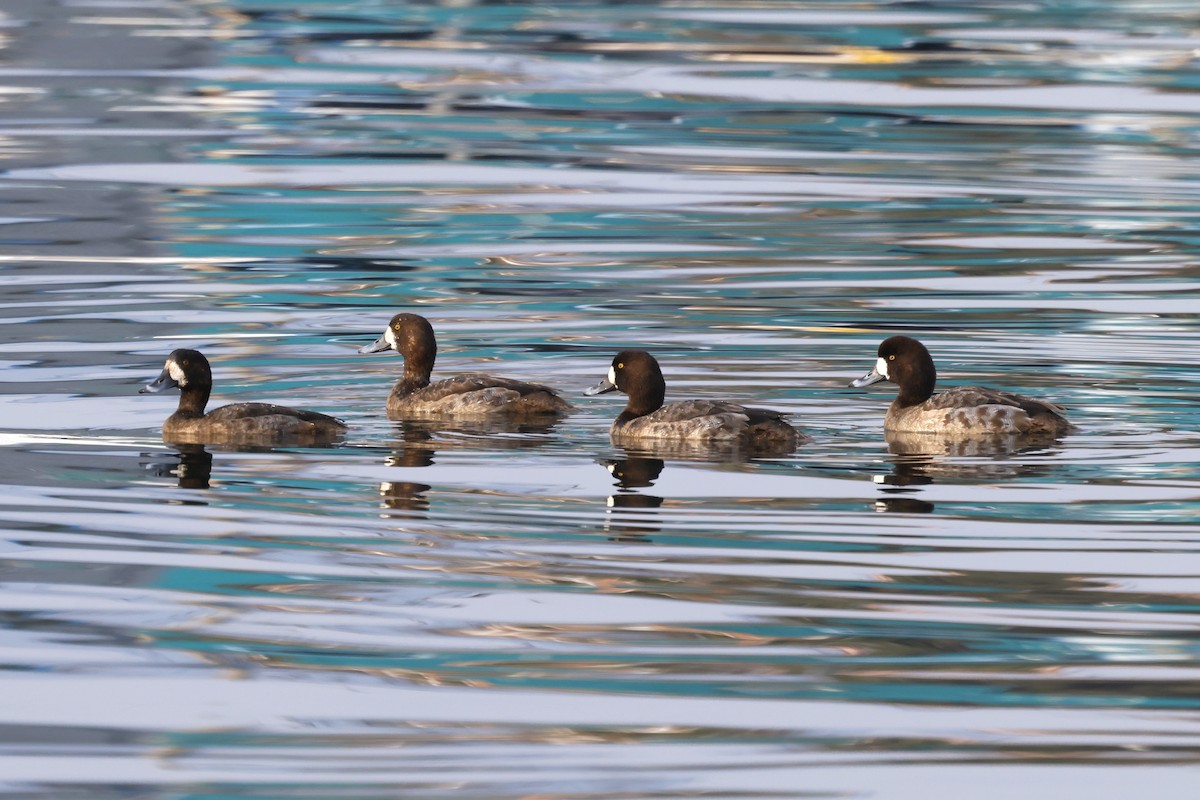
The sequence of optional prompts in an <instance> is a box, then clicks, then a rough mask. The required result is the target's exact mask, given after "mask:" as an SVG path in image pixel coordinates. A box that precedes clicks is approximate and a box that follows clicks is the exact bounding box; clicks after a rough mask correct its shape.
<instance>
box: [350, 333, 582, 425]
mask: <svg viewBox="0 0 1200 800" xmlns="http://www.w3.org/2000/svg"><path fill="white" fill-rule="evenodd" d="M383 350H395V351H396V352H398V353H399V354H400V355H402V356H403V357H404V375H403V376H401V378H400V380H399V381H397V382H396V385H395V386H394V387H393V388H392V392H391V394H389V395H388V399H387V415H388V418H389V419H431V418H433V419H437V418H443V419H452V418H457V419H467V418H472V417H474V418H483V417H494V418H500V417H507V418H512V419H520V418H526V417H538V416H546V415H560V414H565V413H566V412H568V411H570V410H571V405H570V403H568V402H567V401H565V400H563V399H562V398H561V397H559V396H558V394H557V393H556V392H555V391H554V390H553V389H551V388H550V387H548V386H542V385H540V384H536V383H526V382H524V381H518V380H513V379H511V378H497V377H495V376H492V375H480V374H476V373H468V374H465V375H457V376H455V377H453V378H446V379H444V380H440V381H437V382H436V383H430V382H429V376H430V373H432V372H433V361H434V359H435V358H436V357H437V341H436V339H435V338H434V335H433V326H432V325H430V324H429V320H427V319H425V318H424V317H422V316H420V315H419V314H397V315H396V316H394V317H392V321H391V322H390V323H388V326H387V330H385V331H384V332H383V335H382V336H380V337H379V338H378V339H377V340H375V341H374V342H373V343H372V344H369V345H366V346H364V347H362V348H360V349H359V351H358V352H360V353H378V352H380V351H383Z"/></svg>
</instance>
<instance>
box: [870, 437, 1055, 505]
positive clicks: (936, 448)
mask: <svg viewBox="0 0 1200 800" xmlns="http://www.w3.org/2000/svg"><path fill="white" fill-rule="evenodd" d="M883 438H884V440H885V441H886V442H887V445H888V452H889V453H891V454H892V455H893V456H894V458H893V459H892V471H891V473H889V474H886V475H875V476H874V481H875V483H876V485H878V486H879V488H880V491H882V492H884V493H885V494H886V495H889V496H885V497H881V498H879V499H877V500H876V501H875V509H876V510H877V511H899V512H905V513H928V512H929V511H932V510H933V503H930V502H928V501H925V500H918V499H917V498H915V497H912V496H902V495H909V494H910V493H912V492H918V491H920V488H919V487H921V486H929V485H930V484H932V483H934V482H935V481H954V482H963V481H981V480H984V481H995V480H1013V479H1016V478H1028V477H1032V476H1036V475H1041V474H1045V473H1046V472H1047V471H1048V470H1049V467H1050V464H1049V463H1048V462H1045V461H1042V462H1030V461H1028V460H1026V459H1025V458H1017V456H1025V455H1028V454H1030V453H1035V452H1043V451H1045V445H1046V443H1047V440H1046V439H1045V438H1044V437H1043V438H1040V439H1039V438H1036V437H1035V438H1034V439H1032V440H1031V439H1030V438H1029V437H1027V436H984V437H976V438H971V439H963V438H958V437H954V436H943V435H939V434H930V433H905V432H900V431H885V432H884V435H883Z"/></svg>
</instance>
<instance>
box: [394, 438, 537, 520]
mask: <svg viewBox="0 0 1200 800" xmlns="http://www.w3.org/2000/svg"><path fill="white" fill-rule="evenodd" d="M556 423H557V420H556V419H548V420H539V421H534V420H518V419H495V420H483V419H481V420H465V421H464V420H455V421H452V422H439V421H432V420H401V421H399V422H397V423H396V442H395V444H394V445H393V447H392V452H391V454H390V455H388V457H387V458H386V459H385V461H384V463H385V464H387V466H389V467H410V468H412V467H430V466H433V463H434V461H435V460H436V457H437V454H438V451H440V450H455V449H458V450H465V449H476V450H478V449H501V450H510V449H518V448H527V447H541V446H543V445H544V444H546V442H547V441H548V440H549V439H548V437H547V436H546V434H549V433H551V432H552V431H553V430H554V427H555V425H556ZM497 434H517V435H515V436H514V435H497ZM432 488H433V487H431V486H429V485H428V484H424V483H414V482H411V481H383V482H381V483H380V484H379V494H380V496H381V497H383V505H384V506H385V507H387V508H391V509H397V510H402V511H425V510H427V509H428V508H429V501H428V499H427V498H425V496H424V494H425V492H428V491H429V490H430V489H432Z"/></svg>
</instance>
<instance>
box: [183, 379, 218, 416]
mask: <svg viewBox="0 0 1200 800" xmlns="http://www.w3.org/2000/svg"><path fill="white" fill-rule="evenodd" d="M211 393H212V387H211V386H203V385H201V384H189V385H187V386H183V387H181V388H180V389H179V408H177V409H175V415H176V416H178V417H188V418H196V417H203V416H204V407H205V406H206V405H208V396H209V395H210V394H211Z"/></svg>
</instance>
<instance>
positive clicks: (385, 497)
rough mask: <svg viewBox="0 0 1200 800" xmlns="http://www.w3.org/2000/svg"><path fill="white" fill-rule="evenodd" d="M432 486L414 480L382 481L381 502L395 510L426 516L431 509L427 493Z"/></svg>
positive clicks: (380, 489) (380, 488)
mask: <svg viewBox="0 0 1200 800" xmlns="http://www.w3.org/2000/svg"><path fill="white" fill-rule="evenodd" d="M389 463H390V462H389ZM432 488H433V487H432V486H430V485H429V484H427V483H414V482H413V481H382V482H381V483H380V484H379V497H380V502H381V504H382V505H383V507H384V508H389V509H391V510H393V511H415V512H418V513H417V514H415V515H414V516H424V515H425V514H424V512H426V511H428V510H429V498H428V497H426V496H425V493H426V492H428V491H429V490H430V489H432Z"/></svg>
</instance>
